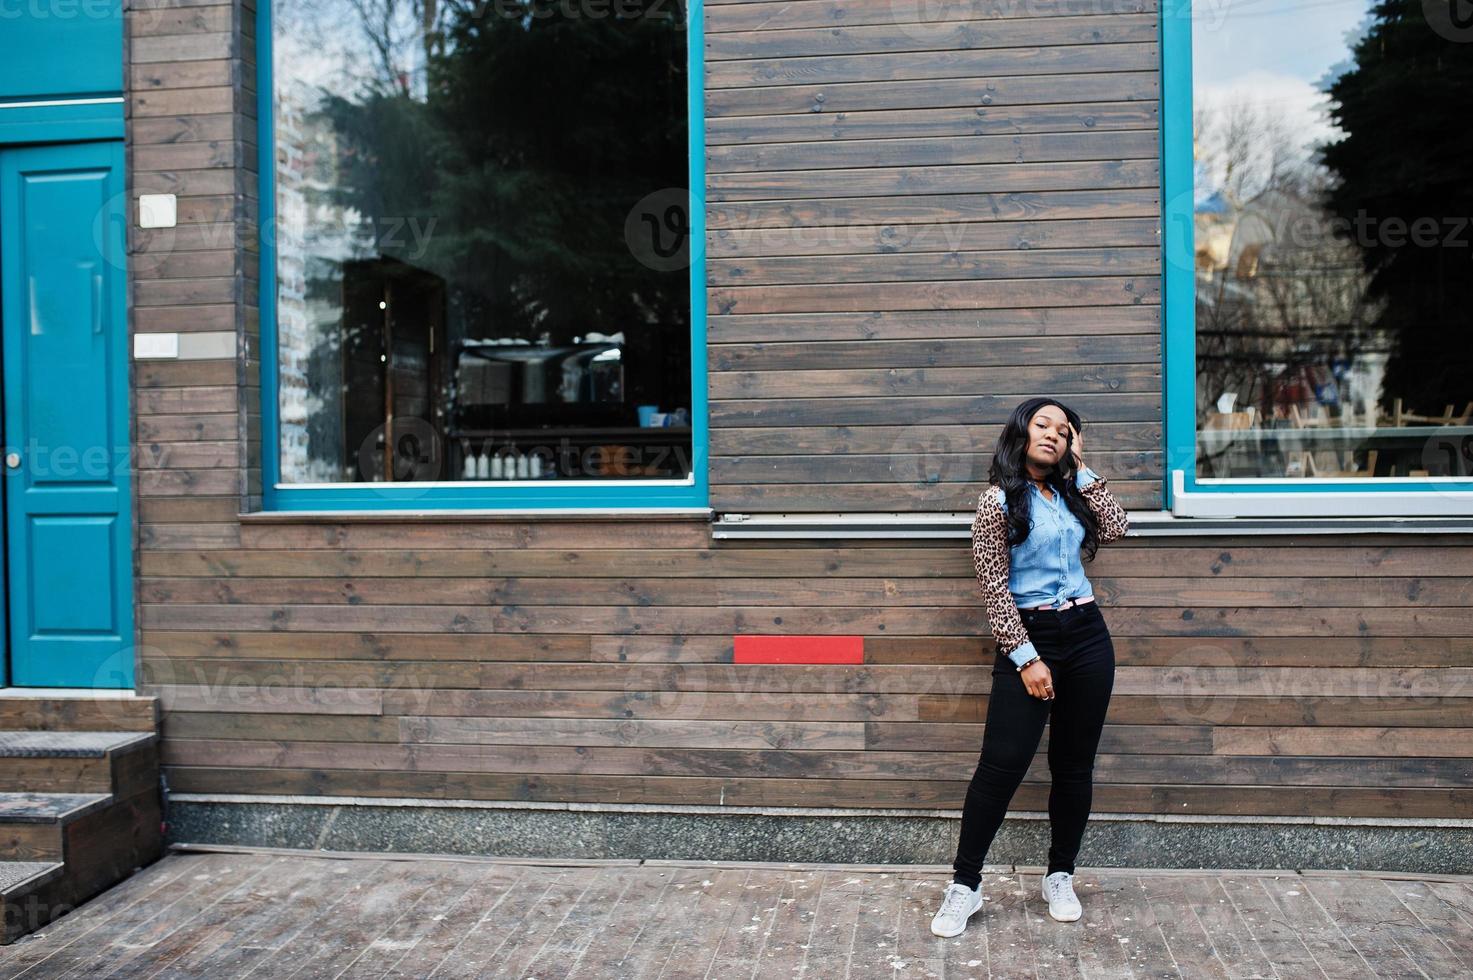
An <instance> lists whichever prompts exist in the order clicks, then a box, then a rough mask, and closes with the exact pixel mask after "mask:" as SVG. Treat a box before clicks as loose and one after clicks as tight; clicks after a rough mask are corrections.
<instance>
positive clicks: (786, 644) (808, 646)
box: [732, 636, 864, 664]
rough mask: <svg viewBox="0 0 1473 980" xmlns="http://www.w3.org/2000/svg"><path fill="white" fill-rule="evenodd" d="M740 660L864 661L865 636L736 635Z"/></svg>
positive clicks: (736, 656)
mask: <svg viewBox="0 0 1473 980" xmlns="http://www.w3.org/2000/svg"><path fill="white" fill-rule="evenodd" d="M733 639H734V640H735V641H736V643H735V647H734V652H733V656H732V661H733V662H734V663H739V664H862V663H864V637H862V636H737V637H733Z"/></svg>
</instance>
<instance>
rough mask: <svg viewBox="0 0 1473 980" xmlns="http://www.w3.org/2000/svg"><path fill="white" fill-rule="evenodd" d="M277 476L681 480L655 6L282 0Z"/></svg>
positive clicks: (674, 302) (675, 224)
mask: <svg viewBox="0 0 1473 980" xmlns="http://www.w3.org/2000/svg"><path fill="white" fill-rule="evenodd" d="M272 28H273V29H272V39H273V60H272V64H273V76H274V77H273V87H274V90H275V98H274V119H273V127H274V153H275V181H276V186H275V206H276V212H277V220H276V222H275V226H274V228H271V229H267V230H266V231H265V232H264V233H263V234H265V235H267V236H270V242H269V243H270V244H271V245H272V246H273V247H274V250H275V256H276V275H277V294H276V303H275V312H276V330H277V351H278V353H277V381H278V395H279V399H278V401H279V404H278V408H279V438H280V471H281V482H283V483H288V484H311V483H343V482H350V483H357V482H398V481H406V480H419V481H424V480H438V481H474V480H497V479H519V480H531V479H541V480H589V479H640V480H650V479H667V480H668V479H677V480H684V479H686V478H687V477H688V476H689V475H690V470H691V427H690V414H689V413H690V398H691V391H690V377H691V348H690V302H691V300H690V288H689V283H688V275H689V272H688V265H689V260H688V254H689V253H688V241H687V224H688V223H687V206H688V193H687V191H686V190H685V188H686V187H687V185H688V177H687V164H688V160H687V149H686V147H687V142H686V141H687V118H686V117H687V112H686V25H685V17H684V12H683V10H682V8H681V7H680V6H679V5H678V4H676V3H672V2H666V0H619V2H617V3H613V4H593V5H576V4H561V5H556V4H548V3H545V2H540V3H534V4H526V3H520V2H512V0H497V2H496V3H486V2H484V0H477V2H475V3H470V2H456V0H452V2H449V3H446V2H437V0H277V2H276V4H275V7H274V9H273V12H272Z"/></svg>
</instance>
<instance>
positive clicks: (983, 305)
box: [705, 0, 1163, 512]
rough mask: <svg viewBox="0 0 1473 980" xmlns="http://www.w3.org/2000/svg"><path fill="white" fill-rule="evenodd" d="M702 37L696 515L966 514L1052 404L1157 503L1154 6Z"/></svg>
mask: <svg viewBox="0 0 1473 980" xmlns="http://www.w3.org/2000/svg"><path fill="white" fill-rule="evenodd" d="M705 16H706V39H705V55H706V65H707V67H706V143H707V150H706V168H707V173H708V176H707V180H706V193H707V200H708V202H709V208H708V211H709V215H708V220H709V230H708V236H707V238H708V247H709V253H710V254H709V276H708V281H709V286H710V288H709V290H708V293H707V297H706V299H707V314H708V317H709V320H708V337H709V344H710V369H711V370H710V376H711V380H710V398H711V471H710V477H711V502H712V506H713V507H715V508H716V509H717V510H719V511H744V512H745V511H751V512H764V511H782V512H802V511H958V510H959V511H970V510H971V509H972V507H973V506H975V504H976V497H977V486H976V485H977V483H978V482H979V481H984V482H985V480H986V474H987V467H988V465H989V463H990V462H991V448H992V445H993V444H994V442H995V441H996V438H997V433H998V431H999V426H1000V424H1001V422H1002V421H1004V420H1005V419H1006V418H1007V416H1008V414H1009V413H1010V412H1011V411H1012V409H1013V407H1014V406H1015V405H1016V404H1017V403H1018V402H1019V401H1021V400H1023V399H1024V398H1026V397H1029V396H1031V395H1035V394H1041V393H1047V394H1051V395H1054V396H1056V397H1059V398H1062V399H1064V400H1066V401H1067V402H1068V403H1069V404H1070V405H1072V406H1073V407H1075V408H1076V409H1077V410H1078V411H1079V412H1080V413H1081V414H1082V415H1083V416H1084V418H1085V420H1086V422H1088V423H1090V425H1091V427H1089V428H1087V429H1086V440H1085V441H1086V445H1087V446H1088V447H1089V448H1090V449H1091V450H1093V452H1094V459H1095V461H1096V462H1095V466H1096V469H1099V470H1100V471H1101V472H1106V471H1108V472H1109V473H1110V474H1111V475H1112V476H1113V477H1114V485H1115V488H1116V490H1117V492H1118V493H1119V495H1120V497H1121V499H1122V501H1123V502H1125V503H1126V504H1127V506H1131V507H1139V508H1150V509H1155V508H1159V507H1160V506H1161V502H1162V496H1161V478H1162V472H1163V470H1162V446H1161V424H1160V423H1161V415H1162V403H1161V339H1160V329H1161V328H1160V294H1161V285H1160V276H1161V256H1160V248H1159V240H1158V237H1157V228H1158V225H1159V220H1158V216H1159V214H1160V211H1161V200H1160V160H1159V149H1158V139H1159V134H1158V123H1159V112H1158V98H1159V94H1160V79H1159V68H1158V65H1159V61H1160V50H1159V45H1158V43H1157V38H1158V35H1159V24H1158V19H1157V5H1156V2H1155V0H1113V2H1110V3H1097V2H1090V3H1083V2H1081V3H1069V2H1066V3H1057V4H1055V3H1047V4H1028V3H1015V2H1009V0H972V2H966V3H954V4H950V3H948V4H940V3H927V2H923V0H793V2H783V3H770V2H747V0H744V2H720V0H717V2H708V3H707V5H706V8H705Z"/></svg>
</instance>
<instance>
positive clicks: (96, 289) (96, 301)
mask: <svg viewBox="0 0 1473 980" xmlns="http://www.w3.org/2000/svg"><path fill="white" fill-rule="evenodd" d="M92 332H93V333H94V334H100V333H102V273H100V272H94V273H92Z"/></svg>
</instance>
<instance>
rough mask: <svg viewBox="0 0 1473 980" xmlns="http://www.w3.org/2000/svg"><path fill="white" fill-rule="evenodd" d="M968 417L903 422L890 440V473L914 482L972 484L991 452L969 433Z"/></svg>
mask: <svg viewBox="0 0 1473 980" xmlns="http://www.w3.org/2000/svg"><path fill="white" fill-rule="evenodd" d="M964 422H965V420H964V419H958V418H957V417H956V416H954V415H936V416H931V417H930V418H924V419H920V420H918V421H916V422H914V423H913V424H911V425H905V426H901V428H900V430H899V431H898V432H897V433H896V434H895V438H894V439H893V440H892V441H891V443H890V450H889V453H888V456H887V458H888V459H889V461H890V463H889V471H890V472H889V475H890V477H892V478H895V479H899V480H902V481H905V482H907V483H915V484H927V485H931V484H943V483H945V484H963V485H964V484H973V483H976V482H977V477H978V470H979V468H980V466H981V463H982V460H983V459H984V458H986V457H987V456H988V455H990V453H989V452H987V451H985V450H984V448H983V447H981V446H978V445H976V444H975V443H974V442H972V441H971V439H969V438H968V437H967V434H966V428H965V426H964V424H963V423H964Z"/></svg>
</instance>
